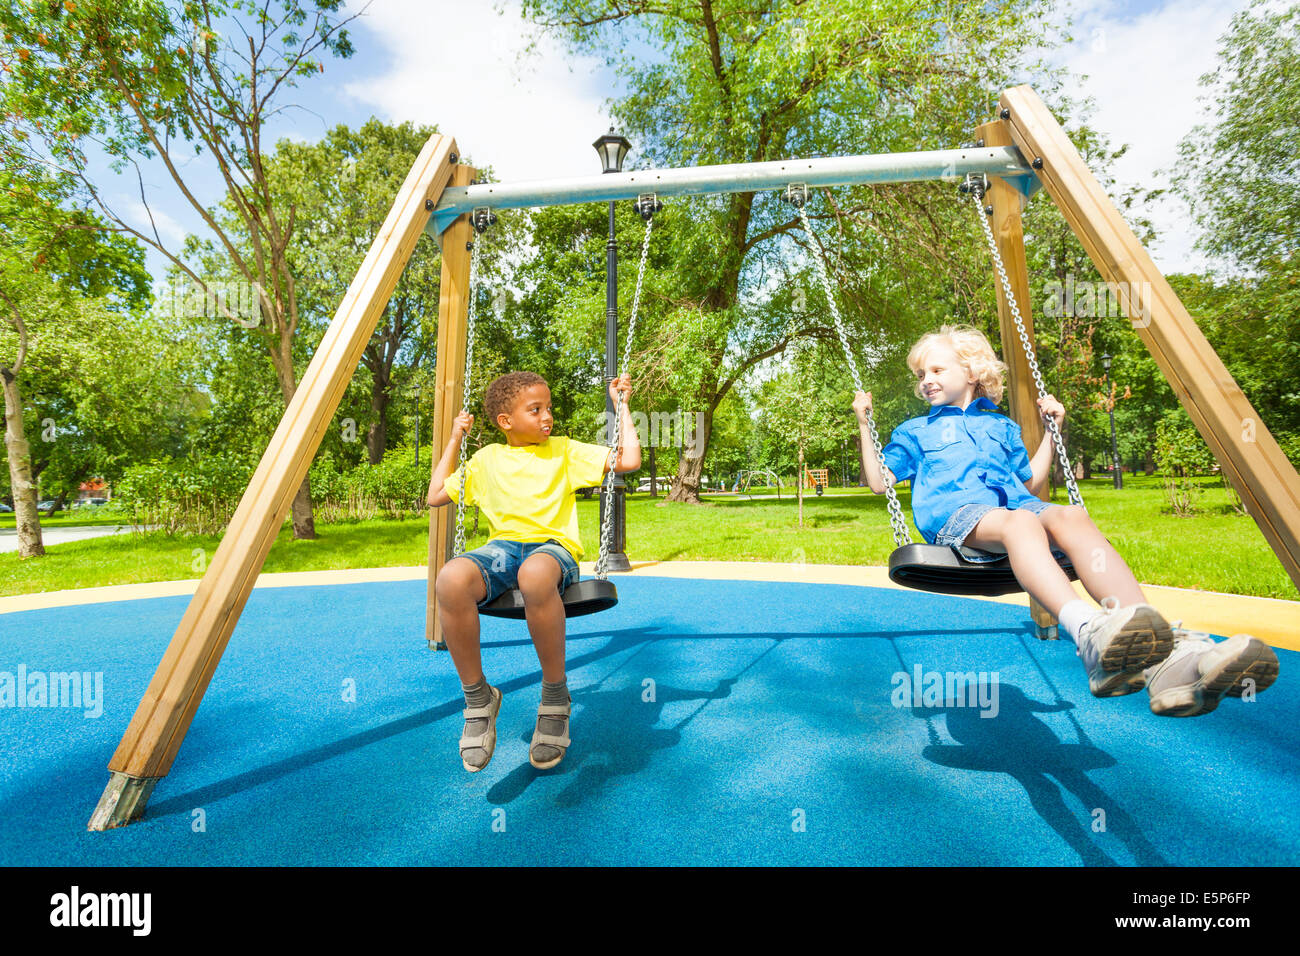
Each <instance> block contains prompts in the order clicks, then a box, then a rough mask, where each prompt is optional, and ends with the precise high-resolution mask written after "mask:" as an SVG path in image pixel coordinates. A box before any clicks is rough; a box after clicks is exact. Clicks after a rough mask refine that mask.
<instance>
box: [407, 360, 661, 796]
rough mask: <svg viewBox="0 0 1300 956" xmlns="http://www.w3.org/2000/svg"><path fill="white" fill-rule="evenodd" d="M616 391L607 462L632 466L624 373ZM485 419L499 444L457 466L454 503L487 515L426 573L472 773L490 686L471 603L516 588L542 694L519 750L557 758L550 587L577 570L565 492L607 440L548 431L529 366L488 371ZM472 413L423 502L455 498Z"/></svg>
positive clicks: (570, 504) (493, 716)
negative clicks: (437, 568) (466, 546)
mask: <svg viewBox="0 0 1300 956" xmlns="http://www.w3.org/2000/svg"><path fill="white" fill-rule="evenodd" d="M620 391H621V392H622V393H623V397H624V404H623V413H622V415H623V422H622V435H623V439H622V446H621V447H620V448H619V451H618V458H617V460H616V461H615V462H614V470H615V471H616V472H618V473H620V474H621V473H623V472H628V471H635V470H636V469H638V468H640V467H641V443H640V441H639V440H638V438H637V432H636V426H635V425H634V424H633V423H632V417H631V413H630V412H629V411H628V407H627V404H626V402H627V398H628V396H630V395H631V394H632V381H631V379H630V378H629V377H628V376H627V375H624V376H622V377H621V378H617V379H614V380H613V381H611V382H610V383H609V394H610V397H611V398H612V399H613V400H614V403H615V406H616V407H617V404H618V392H620ZM483 408H484V411H485V412H486V413H487V416H488V419H489V420H490V421H491V422H492V423H493V424H495V425H496V426H497V427H498V428H500V429H501V431H502V432H503V433H504V434H505V436H506V444H505V445H498V444H493V445H485V446H484V447H483V448H480V449H479V450H478V451H477V452H476V453H475V454H474V456H473V457H472V458H471V459H470V460H469V462H468V463H467V465H466V468H465V470H466V472H467V473H468V474H469V480H468V484H467V486H466V488H465V503H466V504H467V505H469V504H476V505H478V506H479V509H480V511H481V512H482V514H483V516H484V517H486V518H487V521H488V528H489V534H488V543H487V544H485V545H484V546H483V547H481V548H476V549H475V550H473V551H470V552H467V553H466V554H462V555H461V556H460V557H457V558H452V560H450V561H448V562H447V563H446V565H444V566H443V569H442V571H441V573H439V575H438V580H437V582H436V584H435V588H436V593H437V596H438V617H439V620H440V621H441V622H442V633H443V637H444V638H445V639H446V641H447V648H448V649H449V650H450V651H451V659H452V662H453V663H454V664H455V665H456V673H457V674H459V675H460V681H461V687H462V689H463V690H464V692H465V712H464V714H465V729H464V731H463V732H462V734H461V738H460V757H461V763H462V764H463V765H464V766H465V769H466V770H468V771H470V772H471V773H476V772H477V771H479V770H482V769H483V768H484V767H486V766H487V765H488V761H489V760H491V759H492V751H493V750H494V749H495V748H496V736H497V735H496V721H497V714H498V712H499V711H500V709H501V691H500V690H499V689H498V688H496V687H493V686H491V685H490V684H488V682H487V679H486V678H485V677H484V676H483V660H482V656H481V654H480V652H479V620H478V608H479V607H480V606H482V605H483V604H486V603H487V602H488V601H491V600H493V599H494V598H496V597H498V596H499V595H500V594H502V592H504V591H507V590H510V589H511V588H515V587H517V588H518V589H519V590H520V592H521V593H522V594H523V598H524V614H525V617H526V618H527V621H528V633H529V634H530V635H531V636H532V639H533V646H534V647H536V649H537V659H538V661H540V662H541V665H542V703H541V706H540V707H539V708H538V709H537V724H536V726H535V728H534V730H533V740H532V743H531V745H530V746H529V749H528V762H529V763H531V764H532V765H533V766H534V767H537V768H538V769H541V770H545V769H546V768H548V767H554V766H555V765H556V764H558V763H559V762H560V761H561V760H563V759H564V753H565V750H566V749H567V748H568V746H569V743H570V740H569V714H570V699H569V691H568V686H567V683H566V680H565V673H564V604H563V602H562V601H561V600H560V593H561V592H562V591H563V590H564V589H565V588H566V587H568V586H569V585H570V584H572V583H574V582H575V581H577V580H578V558H580V557H582V545H581V544H580V543H579V541H578V513H577V508H576V506H575V503H574V492H575V491H576V490H577V489H579V488H589V487H591V486H592V485H597V484H600V482H601V479H602V477H603V476H604V474H605V472H606V471H607V470H608V463H609V449H608V448H606V447H605V446H603V445H590V444H587V443H586V442H580V441H574V440H573V439H572V438H563V437H559V436H556V437H552V436H551V427H552V418H551V390H550V387H549V386H547V384H546V379H544V378H542V377H541V376H540V375H536V374H534V373H533V372H511V373H510V374H508V375H502V376H501V377H499V378H497V379H496V380H494V381H493V382H492V383H491V384H490V385H489V386H488V388H487V392H486V393H485V394H484V396H483ZM473 423H474V416H473V415H470V414H468V413H467V412H462V413H461V414H460V415H458V416H457V417H456V422H455V424H454V425H453V426H452V429H451V435H450V436H449V438H448V441H447V447H446V449H445V450H444V451H443V453H442V458H441V459H440V460H439V461H438V463H437V464H436V465H434V468H433V476H432V478H431V479H430V481H429V499H428V501H429V506H430V507H431V508H437V507H440V506H442V505H445V504H448V503H450V502H453V501H458V500H459V499H460V494H461V485H462V483H463V482H464V476H463V475H462V474H461V470H460V469H459V468H457V469H455V470H454V471H453V470H452V469H453V466H454V465H455V463H456V459H457V456H458V454H459V452H460V440H461V436H462V435H463V434H465V433H466V432H468V431H469V429H470V426H471V425H473Z"/></svg>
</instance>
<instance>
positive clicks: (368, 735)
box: [145, 627, 1167, 866]
mask: <svg viewBox="0 0 1300 956" xmlns="http://www.w3.org/2000/svg"><path fill="white" fill-rule="evenodd" d="M1005 633H1006V630H1005V628H1001V629H999V628H992V629H984V630H980V629H974V630H971V631H964V632H963V636H966V635H970V636H974V635H978V634H1005ZM911 636H916V637H933V636H934V632H933V631H932V630H925V631H911V632H909V631H897V630H893V631H887V632H886V631H860V632H846V633H839V634H826V633H824V632H810V633H797V632H796V633H790V632H786V633H753V632H747V633H706V634H699V633H664V632H661V631H660V629H659V628H657V627H639V628H629V629H625V630H620V631H612V632H611V631H594V632H588V633H581V634H573V635H570V636H569V639H568V640H569V643H570V645H571V650H573V649H577V648H578V647H580V646H581V645H582V644H583V643H586V642H589V641H592V640H601V641H602V644H601V646H599V647H598V648H595V649H593V650H590V651H586V652H581V653H576V654H572V653H571V656H570V658H569V661H568V667H569V669H570V670H571V671H575V672H576V671H578V670H580V669H581V668H584V667H587V666H589V665H592V664H596V663H599V662H601V661H604V660H607V659H613V658H615V657H616V656H617V655H620V654H624V653H626V652H628V651H632V652H633V653H631V654H628V655H627V657H626V658H625V659H624V660H623V661H622V662H621V663H619V664H618V665H617V666H616V667H615V668H614V669H613V670H612V671H610V672H609V673H607V674H605V675H604V676H602V677H601V678H599V680H597V681H596V682H595V683H593V684H588V685H586V686H584V687H581V688H577V689H575V690H574V691H572V692H571V693H572V696H573V702H574V705H575V709H574V714H575V719H577V720H580V721H581V724H582V728H583V732H582V738H581V748H580V749H577V748H575V752H574V753H573V754H572V755H571V756H570V757H569V758H568V759H566V760H565V761H564V762H563V763H561V764H560V766H559V767H557V768H555V769H553V770H545V771H539V770H536V769H534V768H533V767H532V766H530V765H528V764H522V765H521V766H519V767H517V768H515V769H514V770H512V771H510V773H509V774H507V775H506V776H505V777H504V778H502V779H501V780H499V781H497V782H496V783H495V784H494V785H493V786H492V787H491V789H490V790H489V791H488V793H487V795H486V796H487V799H488V801H489V802H491V803H493V804H497V805H501V804H507V803H510V802H511V801H513V800H515V799H517V798H518V797H519V796H521V795H522V794H524V793H525V792H526V791H527V789H528V787H529V786H530V785H531V784H532V783H533V781H534V780H536V779H538V778H539V777H551V776H565V777H570V778H571V780H570V782H569V783H568V784H567V785H566V786H565V787H564V788H563V789H562V790H561V791H559V793H558V794H557V796H556V798H555V799H556V803H557V804H558V805H560V806H564V807H573V806H579V805H581V804H583V803H586V802H590V801H594V800H598V799H600V797H601V795H602V791H603V789H604V788H605V786H606V785H607V784H608V783H609V782H610V781H612V780H614V779H615V778H618V777H625V776H631V775H635V774H637V773H640V772H641V771H643V770H645V769H647V768H648V767H649V766H650V764H651V763H652V762H653V761H654V760H655V759H656V756H657V755H658V754H660V753H661V752H663V751H666V750H668V749H670V748H672V747H675V746H677V745H678V744H679V743H680V742H681V740H682V736H683V730H684V729H685V728H686V726H687V725H688V724H690V723H691V721H693V720H694V719H695V718H696V717H697V716H699V715H700V714H701V713H702V712H703V711H704V710H705V709H706V708H707V707H708V706H709V705H710V704H711V703H712V702H713V701H715V700H719V699H721V698H724V697H727V696H729V695H730V694H731V692H732V689H733V688H734V686H735V685H736V684H737V683H738V682H739V681H740V680H741V679H742V678H743V676H744V674H745V673H746V672H747V671H749V670H750V669H751V668H753V667H754V666H755V665H757V664H758V663H759V661H761V660H762V659H763V658H765V657H766V656H767V655H768V654H770V653H771V652H772V651H774V650H775V649H776V648H777V647H778V646H780V645H781V644H783V643H785V642H787V641H797V640H801V639H818V640H824V639H826V638H828V637H830V638H834V639H836V640H861V639H867V640H881V639H883V640H889V641H890V642H891V644H893V646H894V650H895V653H896V654H897V656H898V659H899V662H900V664H902V665H903V668H904V671H906V670H907V666H906V662H904V660H903V657H902V655H901V653H899V652H898V645H897V643H896V639H899V638H906V637H911ZM697 640H705V641H728V640H747V641H762V642H766V644H767V646H766V647H765V649H764V650H763V651H762V652H761V653H760V654H758V656H757V657H754V658H753V659H752V660H750V661H749V663H747V664H745V665H744V666H743V667H742V668H740V669H739V670H737V671H736V672H735V673H734V674H731V675H730V676H728V677H725V678H723V679H721V680H719V681H717V682H716V683H714V684H712V685H711V686H707V687H696V688H688V687H678V686H673V685H668V684H664V683H659V684H657V685H656V687H655V692H654V695H653V697H654V699H653V700H648V699H645V698H644V697H643V696H642V694H641V693H640V688H630V687H626V686H624V687H620V688H618V689H617V690H605V689H603V685H604V683H605V682H606V681H608V680H609V679H610V677H611V676H613V675H614V674H615V673H616V672H617V671H619V670H620V669H622V668H623V667H624V666H626V665H627V663H628V662H629V661H631V660H632V659H633V658H635V657H636V656H637V655H638V654H640V653H642V652H643V651H645V650H646V649H647V648H649V647H651V646H653V645H654V644H656V643H659V642H667V641H672V642H678V641H697ZM1021 644H1022V647H1023V648H1024V651H1025V653H1026V654H1027V655H1028V656H1029V657H1030V658H1031V659H1032V660H1033V661H1034V664H1035V665H1036V666H1037V667H1038V669H1039V671H1040V673H1042V675H1043V677H1044V679H1045V680H1046V681H1047V683H1048V686H1049V687H1051V689H1052V692H1053V693H1054V694H1056V698H1057V699H1056V701H1054V702H1051V703H1043V702H1040V701H1037V700H1034V699H1032V698H1030V697H1029V696H1028V695H1026V694H1025V693H1024V692H1023V691H1021V690H1020V689H1019V688H1018V687H1015V686H1014V685H1009V684H1000V685H999V696H1000V700H999V711H998V714H997V716H996V717H993V718H984V717H981V716H980V713H979V710H977V709H976V708H974V707H967V706H953V704H952V702H951V701H945V702H944V703H943V704H942V705H939V706H915V707H912V708H911V713H912V715H913V716H915V717H917V718H918V719H923V720H925V721H926V724H927V729H928V733H929V744H928V746H926V747H925V748H924V749H923V750H922V752H921V754H920V756H921V757H922V758H924V759H925V760H928V761H930V762H931V763H934V764H937V765H939V766H944V767H948V768H951V769H954V770H962V771H967V772H969V773H973V774H985V773H1004V774H1007V775H1008V776H1010V777H1011V778H1012V779H1014V780H1015V781H1016V782H1017V783H1019V784H1020V786H1021V787H1023V788H1024V790H1025V793H1026V795H1027V796H1028V798H1029V802H1030V805H1031V806H1032V808H1033V809H1034V811H1035V812H1036V813H1037V814H1038V815H1039V816H1040V817H1041V818H1042V819H1043V821H1044V822H1045V823H1046V824H1047V825H1048V826H1050V827H1051V828H1052V829H1053V830H1054V831H1055V832H1056V833H1057V834H1058V835H1059V836H1060V837H1061V839H1062V840H1063V841H1065V843H1066V844H1067V845H1069V846H1070V847H1071V848H1072V849H1074V851H1075V852H1076V853H1078V855H1079V857H1080V859H1081V861H1082V862H1083V863H1085V864H1087V865H1093V866H1113V865H1117V861H1115V860H1114V859H1112V858H1111V856H1110V855H1108V854H1107V853H1106V852H1105V850H1103V849H1102V848H1101V847H1099V846H1097V845H1096V843H1094V842H1093V839H1092V834H1091V832H1090V831H1091V824H1092V819H1091V818H1090V819H1089V820H1087V821H1086V822H1084V821H1081V820H1080V819H1079V818H1078V817H1077V816H1076V814H1075V813H1074V812H1073V811H1071V809H1070V808H1069V807H1068V806H1067V804H1066V802H1065V798H1064V797H1065V794H1067V793H1068V794H1072V795H1073V796H1074V797H1075V798H1076V799H1077V800H1078V801H1079V802H1080V803H1082V804H1083V806H1084V807H1086V808H1093V809H1097V808H1099V809H1102V810H1104V811H1105V818H1104V819H1105V825H1106V830H1107V832H1109V833H1111V834H1113V835H1114V836H1115V837H1117V838H1118V839H1119V840H1121V841H1122V842H1123V844H1124V845H1125V846H1126V847H1127V848H1128V849H1129V851H1130V852H1131V853H1132V854H1133V857H1134V859H1135V861H1136V862H1137V863H1138V864H1139V865H1143V866H1160V865H1167V863H1166V861H1165V860H1164V859H1163V858H1162V857H1161V856H1160V854H1159V853H1158V852H1157V851H1156V849H1155V848H1154V847H1153V846H1152V845H1151V844H1150V842H1149V841H1148V840H1147V839H1146V838H1145V836H1144V835H1143V833H1142V832H1141V830H1140V828H1139V826H1138V825H1137V823H1136V822H1135V821H1134V820H1133V818H1132V817H1131V816H1130V815H1129V814H1128V813H1127V812H1126V811H1125V810H1124V809H1123V808H1122V807H1120V806H1118V805H1117V804H1116V803H1115V802H1114V801H1113V800H1112V799H1111V798H1110V797H1109V796H1108V795H1107V793H1106V792H1105V790H1103V789H1102V788H1101V787H1100V786H1099V785H1098V784H1097V783H1096V782H1095V781H1093V780H1092V779H1090V778H1089V776H1088V772H1089V771H1091V770H1096V769H1100V768H1105V767H1111V766H1114V765H1115V762H1116V761H1115V759H1114V758H1113V757H1111V756H1110V754H1108V753H1106V752H1105V751H1104V750H1102V749H1100V748H1098V747H1096V746H1095V745H1094V744H1093V743H1092V741H1091V740H1089V739H1088V737H1087V734H1086V733H1085V732H1084V731H1083V728H1082V727H1081V726H1080V725H1079V722H1078V720H1077V719H1076V718H1075V716H1074V714H1073V712H1072V711H1073V708H1074V704H1073V703H1071V702H1070V701H1067V700H1064V699H1062V698H1061V696H1060V693H1059V691H1057V690H1056V688H1055V685H1053V684H1052V683H1051V681H1050V679H1049V678H1048V675H1047V674H1046V672H1045V671H1043V669H1042V666H1041V665H1040V664H1039V663H1038V661H1037V658H1036V657H1035V656H1034V654H1033V653H1032V652H1031V651H1030V649H1029V648H1028V647H1027V646H1025V645H1024V638H1023V637H1022V638H1021ZM525 646H531V641H529V640H528V639H527V638H524V639H522V640H508V641H493V642H485V644H484V648H485V649H487V650H489V651H490V649H491V648H493V647H525ZM540 682H541V672H540V671H533V672H530V673H528V674H526V675H522V676H520V677H517V678H514V679H513V680H510V681H504V682H502V683H501V684H500V685H499V686H500V687H501V689H502V691H503V692H504V693H505V694H507V695H509V694H511V693H514V692H518V691H521V690H524V689H526V688H529V687H538V688H539V687H540ZM683 701H698V702H699V704H698V706H696V707H695V708H694V709H692V711H691V712H690V713H689V714H688V715H687V716H686V717H685V718H683V719H682V720H681V721H679V722H678V723H676V724H674V725H672V726H668V727H660V726H658V724H659V722H660V719H661V717H662V715H663V711H664V708H665V706H666V705H668V704H670V703H680V702H683ZM463 707H464V701H463V700H462V699H461V698H460V697H459V696H458V697H456V698H455V699H453V700H448V701H445V702H443V703H440V704H438V705H436V706H434V707H431V708H429V709H427V710H423V711H420V712H418V713H414V714H410V715H409V716H406V717H402V718H399V719H397V720H393V721H389V722H388V723H385V724H382V725H380V726H377V727H373V728H370V729H368V730H364V731H361V732H359V733H356V734H352V735H349V736H347V737H343V738H341V739H339V740H336V741H332V742H330V743H327V744H324V745H321V746H319V747H314V748H312V749H309V750H306V751H303V752H302V753H298V754H294V755H291V756H288V757H285V758H283V759H281V760H278V761H275V762H273V763H270V764H267V765H265V766H262V767H259V768H256V769H254V770H250V771H247V772H245V773H241V774H238V775H236V776H233V777H230V778H228V779H225V780H221V781H218V782H216V783H213V784H210V785H208V786H205V787H201V788H198V789H196V790H192V791H189V792H187V793H182V794H177V795H173V796H170V797H168V798H166V799H163V800H160V801H157V802H156V803H153V804H151V805H150V807H149V808H148V810H147V811H146V814H145V818H146V819H156V818H161V817H166V816H170V815H174V814H178V813H186V814H187V813H189V812H190V809H191V808H192V807H195V806H202V805H205V804H210V803H212V802H214V801H218V800H221V799H222V798H224V797H229V796H232V795H234V794H237V793H241V792H243V791H245V790H248V789H250V788H253V787H258V786H261V785H263V784H268V783H272V782H274V781H276V780H278V779H281V778H283V777H286V776H288V775H291V774H293V773H296V772H298V771H300V770H303V769H305V768H307V767H310V766H312V765H315V764H318V763H321V762H323V761H326V760H330V759H332V758H334V757H337V756H340V755H342V754H345V753H348V752H351V751H354V750H358V749H361V748H364V747H368V746H371V745H373V744H377V743H380V742H382V741H384V740H387V739H389V738H392V737H396V736H398V735H401V734H405V733H408V732H411V731H418V730H421V729H423V728H426V727H429V726H431V725H433V724H435V723H438V722H439V721H442V720H444V719H447V718H451V717H455V716H459V714H460V711H461V709H462V708H463ZM1053 712H1065V713H1066V714H1067V716H1068V717H1069V719H1070V721H1071V723H1072V724H1073V726H1074V728H1075V731H1076V735H1077V737H1078V742H1077V743H1064V742H1062V741H1061V740H1059V739H1058V738H1057V737H1056V734H1055V733H1054V732H1053V730H1052V728H1051V727H1049V726H1048V725H1047V724H1046V723H1044V722H1043V721H1042V720H1040V719H1039V717H1038V716H1036V715H1037V714H1041V713H1053ZM939 717H942V718H943V724H944V725H945V726H946V729H947V734H948V736H949V737H950V738H951V740H952V741H953V742H952V743H947V742H945V741H944V739H943V737H942V735H941V734H940V732H939V728H938V718H939ZM531 734H532V730H531V727H529V728H528V729H527V730H526V731H525V732H524V733H523V735H522V739H523V740H524V741H525V742H527V741H529V740H530V739H531ZM451 743H452V742H451V741H449V742H448V746H450V745H451Z"/></svg>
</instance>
